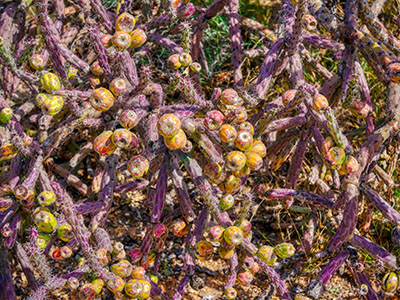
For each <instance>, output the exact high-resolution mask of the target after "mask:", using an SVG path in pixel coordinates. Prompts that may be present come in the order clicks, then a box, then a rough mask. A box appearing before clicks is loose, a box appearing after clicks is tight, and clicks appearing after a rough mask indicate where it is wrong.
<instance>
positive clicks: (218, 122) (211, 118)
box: [204, 110, 225, 130]
mask: <svg viewBox="0 0 400 300" xmlns="http://www.w3.org/2000/svg"><path fill="white" fill-rule="evenodd" d="M224 121H225V116H224V114H223V113H222V112H220V111H219V110H211V111H209V112H207V114H206V116H205V117H204V126H206V127H207V128H208V129H209V130H218V129H219V128H220V127H221V126H222V124H223V123H224Z"/></svg>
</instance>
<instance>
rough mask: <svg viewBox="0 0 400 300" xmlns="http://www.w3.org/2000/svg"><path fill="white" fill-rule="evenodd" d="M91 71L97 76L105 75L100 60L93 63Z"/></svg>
mask: <svg viewBox="0 0 400 300" xmlns="http://www.w3.org/2000/svg"><path fill="white" fill-rule="evenodd" d="M90 71H91V72H92V73H93V74H94V75H96V76H101V75H103V74H104V70H103V69H102V68H101V67H100V63H99V61H98V60H96V61H95V62H94V63H92V65H91V66H90Z"/></svg>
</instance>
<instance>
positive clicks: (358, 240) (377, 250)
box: [350, 234, 397, 270]
mask: <svg viewBox="0 0 400 300" xmlns="http://www.w3.org/2000/svg"><path fill="white" fill-rule="evenodd" d="M350 243H351V244H352V245H353V246H355V247H357V248H359V249H360V250H362V251H364V252H366V253H368V254H370V255H372V256H373V257H375V258H376V259H378V260H380V261H382V262H383V263H384V264H385V265H387V266H388V267H389V268H391V269H393V270H396V269H397V259H396V256H394V255H393V254H391V253H389V252H388V251H387V250H386V249H384V248H382V247H380V246H378V245H377V244H375V243H374V242H372V241H371V240H369V239H367V238H366V237H362V236H359V235H357V234H354V235H353V236H352V237H351V239H350Z"/></svg>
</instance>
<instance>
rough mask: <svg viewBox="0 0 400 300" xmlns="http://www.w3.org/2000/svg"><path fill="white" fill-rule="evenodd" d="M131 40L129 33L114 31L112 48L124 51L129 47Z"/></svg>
mask: <svg viewBox="0 0 400 300" xmlns="http://www.w3.org/2000/svg"><path fill="white" fill-rule="evenodd" d="M131 41H132V38H131V36H130V34H129V33H127V32H125V31H116V32H115V33H114V36H113V40H112V43H113V46H114V48H115V49H117V50H125V49H128V48H129V47H130V46H131Z"/></svg>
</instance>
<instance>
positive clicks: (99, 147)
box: [93, 130, 117, 155]
mask: <svg viewBox="0 0 400 300" xmlns="http://www.w3.org/2000/svg"><path fill="white" fill-rule="evenodd" d="M112 136H113V132H112V131H110V130H108V131H104V132H103V133H101V134H100V135H98V136H97V137H96V139H95V140H94V141H93V150H94V151H96V152H97V153H98V154H100V155H110V154H112V153H114V151H115V150H116V149H117V147H116V146H115V144H114V143H113V142H112Z"/></svg>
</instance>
